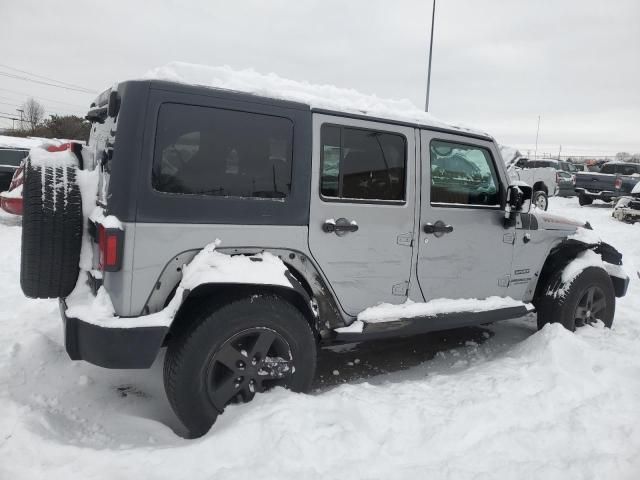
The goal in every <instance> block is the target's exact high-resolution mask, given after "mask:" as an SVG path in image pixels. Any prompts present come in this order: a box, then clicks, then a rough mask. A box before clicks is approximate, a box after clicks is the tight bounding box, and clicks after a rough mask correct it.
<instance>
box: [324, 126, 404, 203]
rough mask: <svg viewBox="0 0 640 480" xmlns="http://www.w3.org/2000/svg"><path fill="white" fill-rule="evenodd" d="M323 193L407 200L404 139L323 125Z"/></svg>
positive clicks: (357, 197)
mask: <svg viewBox="0 0 640 480" xmlns="http://www.w3.org/2000/svg"><path fill="white" fill-rule="evenodd" d="M321 143H322V146H321V148H322V151H321V179H320V193H321V194H322V195H323V196H324V197H332V198H349V199H363V200H404V199H405V169H406V158H407V155H406V150H407V148H406V142H405V138H404V137H403V136H402V135H398V134H394V133H386V132H378V131H375V130H364V129H358V128H347V127H339V126H335V125H323V126H322V131H321Z"/></svg>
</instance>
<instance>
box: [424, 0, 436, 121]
mask: <svg viewBox="0 0 640 480" xmlns="http://www.w3.org/2000/svg"><path fill="white" fill-rule="evenodd" d="M435 21H436V0H433V10H432V11H431V40H430V42H429V68H428V70H427V99H426V101H425V103H424V111H425V112H428V111H429V90H430V89H431V57H432V56H433V26H434V24H435Z"/></svg>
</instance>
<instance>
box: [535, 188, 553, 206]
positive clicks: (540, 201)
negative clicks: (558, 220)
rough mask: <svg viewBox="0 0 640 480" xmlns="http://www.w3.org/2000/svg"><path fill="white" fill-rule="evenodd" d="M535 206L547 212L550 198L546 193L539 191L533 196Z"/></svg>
mask: <svg viewBox="0 0 640 480" xmlns="http://www.w3.org/2000/svg"><path fill="white" fill-rule="evenodd" d="M533 204H534V205H535V206H536V207H538V208H539V209H540V210H544V211H546V210H547V208H549V197H547V194H546V193H545V192H544V191H542V190H538V191H537V192H534V194H533Z"/></svg>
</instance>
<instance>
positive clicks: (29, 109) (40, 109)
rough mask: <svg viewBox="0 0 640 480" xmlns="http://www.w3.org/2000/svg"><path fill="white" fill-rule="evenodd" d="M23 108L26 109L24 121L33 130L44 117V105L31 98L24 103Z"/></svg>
mask: <svg viewBox="0 0 640 480" xmlns="http://www.w3.org/2000/svg"><path fill="white" fill-rule="evenodd" d="M22 110H23V111H24V121H25V122H26V124H27V127H28V128H29V129H30V130H31V131H32V132H33V131H34V130H35V129H36V128H37V127H38V125H40V123H41V122H42V120H43V118H44V106H43V105H42V104H41V103H39V102H37V101H36V100H34V99H33V98H30V99H28V100H27V101H26V102H24V103H23V104H22Z"/></svg>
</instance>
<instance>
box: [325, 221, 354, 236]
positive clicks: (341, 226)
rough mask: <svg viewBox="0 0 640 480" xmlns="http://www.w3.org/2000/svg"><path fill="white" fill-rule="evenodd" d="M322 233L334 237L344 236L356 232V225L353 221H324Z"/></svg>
mask: <svg viewBox="0 0 640 480" xmlns="http://www.w3.org/2000/svg"><path fill="white" fill-rule="evenodd" d="M322 231H323V232H325V233H335V234H336V235H339V236H340V235H344V234H345V233H348V232H357V231H358V224H357V223H356V222H355V221H354V220H347V219H346V218H339V219H338V220H333V219H329V220H325V222H324V223H323V224H322Z"/></svg>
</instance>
